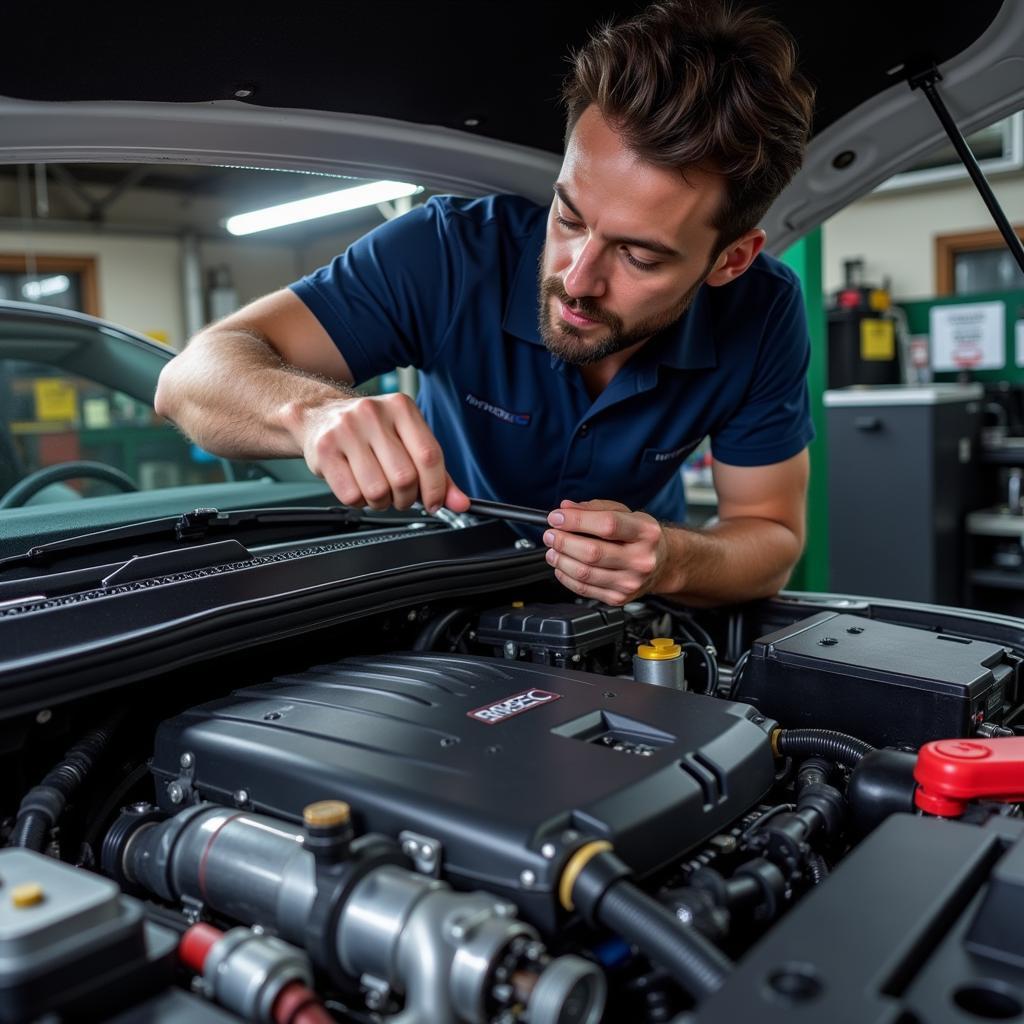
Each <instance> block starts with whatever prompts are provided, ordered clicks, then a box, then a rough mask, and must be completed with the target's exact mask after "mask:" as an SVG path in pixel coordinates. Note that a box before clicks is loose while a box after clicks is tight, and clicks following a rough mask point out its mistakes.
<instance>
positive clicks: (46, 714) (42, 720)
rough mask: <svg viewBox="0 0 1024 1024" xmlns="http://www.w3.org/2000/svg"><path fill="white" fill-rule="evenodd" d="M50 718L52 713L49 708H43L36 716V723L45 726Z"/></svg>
mask: <svg viewBox="0 0 1024 1024" xmlns="http://www.w3.org/2000/svg"><path fill="white" fill-rule="evenodd" d="M51 718H53V712H52V711H51V710H50V709H49V708H43V710H42V711H40V712H39V714H38V715H36V722H38V723H39V725H46V723H47V722H48V721H49V720H50V719H51Z"/></svg>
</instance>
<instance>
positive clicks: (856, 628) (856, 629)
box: [846, 626, 864, 636]
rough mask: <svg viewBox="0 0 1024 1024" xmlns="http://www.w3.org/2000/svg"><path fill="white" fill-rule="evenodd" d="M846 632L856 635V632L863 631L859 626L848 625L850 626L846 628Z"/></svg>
mask: <svg viewBox="0 0 1024 1024" xmlns="http://www.w3.org/2000/svg"><path fill="white" fill-rule="evenodd" d="M846 632H847V633H850V634H851V635H852V636H857V635H858V634H860V633H863V632H864V630H863V629H861V627H860V626H850V628H849V629H847V631H846Z"/></svg>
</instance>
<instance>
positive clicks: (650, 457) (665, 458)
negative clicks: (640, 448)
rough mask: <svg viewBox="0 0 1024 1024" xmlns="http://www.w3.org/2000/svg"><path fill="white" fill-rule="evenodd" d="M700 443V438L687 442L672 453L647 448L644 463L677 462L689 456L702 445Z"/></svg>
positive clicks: (672, 450)
mask: <svg viewBox="0 0 1024 1024" xmlns="http://www.w3.org/2000/svg"><path fill="white" fill-rule="evenodd" d="M700 441H701V439H700V438H697V440H696V441H687V442H686V444H683V445H680V446H679V447H678V448H673V449H671V450H670V451H664V450H663V449H660V448H645V449H644V462H675V461H676V460H677V459H679V458H680V457H682V456H686V455H689V454H690V452H692V451H693V450H694V448H696V447H697V445H699V444H700Z"/></svg>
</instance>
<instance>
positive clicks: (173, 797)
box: [167, 782, 185, 804]
mask: <svg viewBox="0 0 1024 1024" xmlns="http://www.w3.org/2000/svg"><path fill="white" fill-rule="evenodd" d="M167 798H168V799H169V800H170V801H171V803H172V804H180V803H181V801H182V800H184V799H185V790H184V789H182V786H181V783H180V782H172V783H171V784H170V785H169V786H168V787H167Z"/></svg>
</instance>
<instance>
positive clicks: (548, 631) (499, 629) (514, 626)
mask: <svg viewBox="0 0 1024 1024" xmlns="http://www.w3.org/2000/svg"><path fill="white" fill-rule="evenodd" d="M625 622H626V616H625V613H624V612H623V610H622V609H621V608H611V607H608V606H599V607H591V606H590V605H585V604H570V603H568V602H565V603H562V604H522V603H521V602H518V601H517V602H515V603H514V604H511V605H505V606H503V607H501V608H492V609H490V610H489V611H486V612H483V613H482V614H481V616H480V621H479V623H478V625H477V640H478V641H479V642H480V643H482V644H484V645H486V646H488V647H490V648H491V649H492V652H493V653H494V655H495V656H496V657H499V658H502V657H503V658H507V659H510V660H512V661H519V660H522V661H530V662H533V663H534V664H538V665H554V666H557V667H559V668H587V669H589V670H590V671H600V670H606V671H607V670H610V669H611V668H612V667H613V666H614V664H615V657H616V656H617V654H618V651H619V648H620V647H621V645H622V641H623V637H624V636H625Z"/></svg>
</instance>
